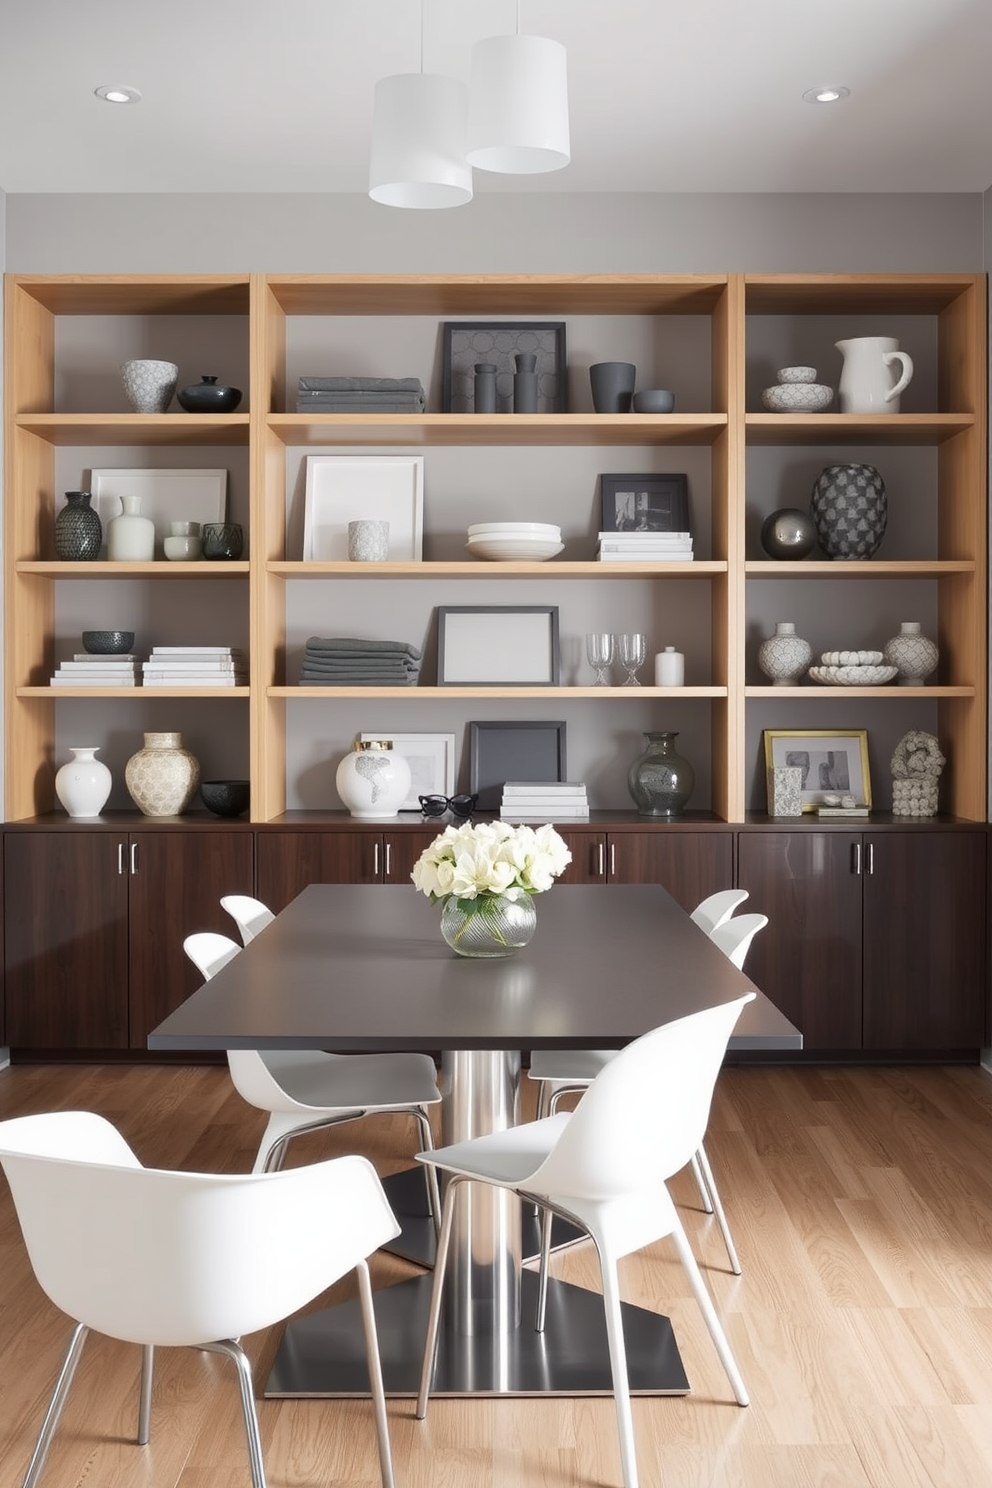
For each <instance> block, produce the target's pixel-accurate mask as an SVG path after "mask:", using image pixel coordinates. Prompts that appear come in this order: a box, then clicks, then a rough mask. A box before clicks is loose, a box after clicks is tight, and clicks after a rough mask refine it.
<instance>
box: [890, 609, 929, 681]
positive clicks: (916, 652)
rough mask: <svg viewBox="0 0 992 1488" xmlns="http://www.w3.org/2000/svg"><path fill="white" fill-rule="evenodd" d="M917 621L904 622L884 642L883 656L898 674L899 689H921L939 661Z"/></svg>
mask: <svg viewBox="0 0 992 1488" xmlns="http://www.w3.org/2000/svg"><path fill="white" fill-rule="evenodd" d="M921 630H922V627H921V625H920V622H919V621H918V620H904V621H903V622H902V624H901V625H900V627H899V634H898V635H897V636H893V637H892V639H891V640H889V641H886V643H885V648H884V651H883V653H882V654H883V655H884V657H885V660H886V663H887V664H888V665H889V666H894V667H896V668H897V670H898V672H899V685H900V687H922V686H923V683H924V682H925V681H926V679H927V677H929V675H930V673H931V672H932V671H933V670H934V668H935V667H936V665H937V662H938V661H939V659H940V653H939V651H938V650H937V647H936V646H935V645H934V643H933V641H930V640H928V639H927V637H926V636H925V635H922V634H921Z"/></svg>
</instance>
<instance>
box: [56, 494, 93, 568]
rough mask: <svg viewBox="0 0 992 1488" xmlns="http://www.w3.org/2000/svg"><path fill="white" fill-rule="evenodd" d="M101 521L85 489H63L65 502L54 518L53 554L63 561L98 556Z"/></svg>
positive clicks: (82, 560) (83, 559)
mask: <svg viewBox="0 0 992 1488" xmlns="http://www.w3.org/2000/svg"><path fill="white" fill-rule="evenodd" d="M102 542H103V523H102V522H101V521H100V518H99V516H98V515H97V513H96V512H95V511H94V510H93V508H92V506H90V493H89V491H66V493H65V506H64V507H63V508H62V510H61V511H60V512H59V514H58V516H57V517H56V518H55V556H56V558H59V559H61V561H62V562H63V563H85V562H87V561H88V560H91V559H94V558H99V556H100V544H101V543H102Z"/></svg>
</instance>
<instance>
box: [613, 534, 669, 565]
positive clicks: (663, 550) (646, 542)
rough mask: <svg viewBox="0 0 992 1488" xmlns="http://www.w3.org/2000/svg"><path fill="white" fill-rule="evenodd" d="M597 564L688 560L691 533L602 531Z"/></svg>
mask: <svg viewBox="0 0 992 1488" xmlns="http://www.w3.org/2000/svg"><path fill="white" fill-rule="evenodd" d="M597 556H598V558H599V561H600V563H691V562H692V533H691V532H601V533H600V534H599V550H598V554H597Z"/></svg>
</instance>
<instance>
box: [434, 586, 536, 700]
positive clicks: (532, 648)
mask: <svg viewBox="0 0 992 1488" xmlns="http://www.w3.org/2000/svg"><path fill="white" fill-rule="evenodd" d="M559 654H560V653H559V642H558V606H557V605H440V606H439V607H438V611H437V682H438V686H439V687H557V686H558V675H559Z"/></svg>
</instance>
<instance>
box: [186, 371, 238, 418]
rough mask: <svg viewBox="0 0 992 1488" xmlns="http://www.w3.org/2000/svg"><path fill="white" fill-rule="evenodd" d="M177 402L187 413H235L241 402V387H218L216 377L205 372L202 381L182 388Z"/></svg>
mask: <svg viewBox="0 0 992 1488" xmlns="http://www.w3.org/2000/svg"><path fill="white" fill-rule="evenodd" d="M176 402H177V403H178V404H179V407H180V408H185V410H186V412H187V413H233V412H234V410H235V409H236V408H237V406H238V404H239V403H240V402H241V389H240V388H236V387H218V386H217V379H216V377H208V376H207V375H206V374H204V377H203V381H202V382H193V383H191V384H190V385H189V387H184V388H180V389H179V391H178V393H177V394H176Z"/></svg>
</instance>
